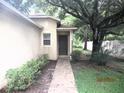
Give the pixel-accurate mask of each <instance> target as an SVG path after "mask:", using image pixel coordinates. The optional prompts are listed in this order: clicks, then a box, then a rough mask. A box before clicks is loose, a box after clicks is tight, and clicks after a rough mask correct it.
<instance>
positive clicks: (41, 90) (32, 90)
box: [0, 61, 56, 93]
mask: <svg viewBox="0 0 124 93" xmlns="http://www.w3.org/2000/svg"><path fill="white" fill-rule="evenodd" d="M55 66H56V62H55V61H51V62H50V63H49V64H48V65H47V66H45V67H44V69H43V71H42V73H41V74H40V75H39V78H38V80H36V81H35V83H34V84H32V85H31V86H30V87H29V88H28V89H27V90H25V91H18V92H14V93H48V89H49V86H50V83H51V80H52V77H53V73H54V70H55ZM0 93H6V92H5V90H2V91H0Z"/></svg>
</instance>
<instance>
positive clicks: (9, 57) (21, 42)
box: [0, 0, 77, 85]
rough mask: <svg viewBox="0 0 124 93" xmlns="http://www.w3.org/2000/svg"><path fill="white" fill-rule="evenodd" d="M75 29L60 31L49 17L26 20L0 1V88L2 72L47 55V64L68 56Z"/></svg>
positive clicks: (60, 28)
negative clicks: (48, 61) (49, 61)
mask: <svg viewBox="0 0 124 93" xmlns="http://www.w3.org/2000/svg"><path fill="white" fill-rule="evenodd" d="M76 29H77V28H75V27H62V26H61V22H60V20H58V19H56V18H53V17H51V16H40V15H35V16H29V17H26V16H24V15H23V14H21V13H20V12H19V11H17V10H16V9H15V8H14V7H12V6H11V5H9V4H8V3H6V2H5V1H3V0H0V85H1V83H2V81H3V79H4V77H5V72H6V71H7V70H8V69H10V68H16V67H19V66H21V65H22V64H24V63H25V62H27V61H29V60H31V59H33V58H37V57H38V56H39V55H42V54H48V57H49V60H57V59H58V57H59V56H70V54H71V52H72V35H73V31H75V30H76Z"/></svg>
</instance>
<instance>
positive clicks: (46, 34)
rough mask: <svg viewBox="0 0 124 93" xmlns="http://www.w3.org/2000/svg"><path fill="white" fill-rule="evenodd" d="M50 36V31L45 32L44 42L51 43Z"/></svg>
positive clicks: (45, 43)
mask: <svg viewBox="0 0 124 93" xmlns="http://www.w3.org/2000/svg"><path fill="white" fill-rule="evenodd" d="M50 38H51V35H50V34H49V33H44V34H43V44H44V45H50Z"/></svg>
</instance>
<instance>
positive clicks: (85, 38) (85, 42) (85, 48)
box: [84, 31, 87, 50]
mask: <svg viewBox="0 0 124 93" xmlns="http://www.w3.org/2000/svg"><path fill="white" fill-rule="evenodd" d="M84 50H87V32H86V31H85V36H84Z"/></svg>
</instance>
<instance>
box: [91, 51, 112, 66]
mask: <svg viewBox="0 0 124 93" xmlns="http://www.w3.org/2000/svg"><path fill="white" fill-rule="evenodd" d="M109 54H110V52H109V51H108V50H107V49H106V50H103V49H100V51H99V52H97V53H94V54H93V55H92V58H91V61H93V62H96V64H97V65H100V66H105V65H106V63H107V61H108V58H109Z"/></svg>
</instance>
